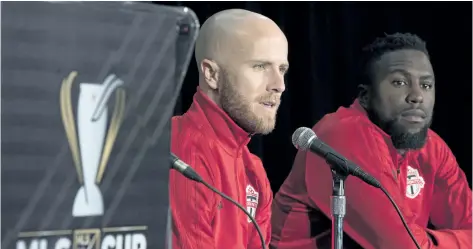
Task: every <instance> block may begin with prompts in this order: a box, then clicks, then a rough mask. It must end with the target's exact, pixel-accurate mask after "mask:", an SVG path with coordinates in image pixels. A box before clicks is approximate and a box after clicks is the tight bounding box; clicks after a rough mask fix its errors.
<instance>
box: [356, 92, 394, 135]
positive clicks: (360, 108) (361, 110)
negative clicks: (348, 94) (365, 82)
mask: <svg viewBox="0 0 473 249" xmlns="http://www.w3.org/2000/svg"><path fill="white" fill-rule="evenodd" d="M350 109H351V110H353V111H355V112H357V114H359V115H361V116H363V117H364V118H366V119H368V120H369V122H370V123H371V124H372V125H373V127H374V128H375V129H376V130H377V131H378V132H380V133H381V135H383V137H384V138H386V139H389V141H391V136H389V135H388V134H387V133H386V132H384V131H383V130H382V129H381V128H379V127H378V126H377V125H375V124H374V123H373V122H371V120H370V119H369V117H368V112H367V111H366V110H365V108H364V107H363V106H361V104H360V100H359V99H355V101H354V102H353V104H351V106H350Z"/></svg>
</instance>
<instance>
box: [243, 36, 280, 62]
mask: <svg viewBox="0 0 473 249" xmlns="http://www.w3.org/2000/svg"><path fill="white" fill-rule="evenodd" d="M244 47H245V49H244V50H245V51H242V52H243V53H242V54H241V55H242V56H244V57H245V58H244V60H252V61H262V62H267V63H272V64H288V61H287V60H288V58H287V56H288V45H287V41H286V40H285V37H278V36H267V37H260V38H257V39H254V40H252V41H251V42H248V43H247V44H246V46H244Z"/></svg>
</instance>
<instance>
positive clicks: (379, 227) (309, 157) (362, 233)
mask: <svg viewBox="0 0 473 249" xmlns="http://www.w3.org/2000/svg"><path fill="white" fill-rule="evenodd" d="M350 122H352V121H350ZM360 122H361V121H360ZM337 126H338V127H333V126H332V127H329V128H328V129H327V130H325V131H318V132H317V131H316V133H317V135H318V136H319V137H320V139H322V140H323V141H324V142H325V143H327V144H328V145H329V146H331V147H332V148H334V149H335V150H336V151H338V152H339V153H340V154H342V155H344V156H345V157H347V158H348V159H349V160H351V161H353V162H354V163H356V164H358V165H359V166H360V167H361V168H362V169H364V170H365V171H366V172H367V173H368V174H370V175H372V176H373V177H375V178H376V179H378V181H380V182H381V184H382V185H383V186H384V188H385V189H386V190H387V191H388V193H389V194H390V195H391V197H392V198H393V199H394V201H395V202H396V204H397V205H398V206H399V209H400V210H401V212H402V214H403V216H404V217H405V218H406V222H407V223H408V226H409V227H410V229H411V231H412V232H413V234H414V236H415V238H416V240H417V241H418V243H419V244H420V245H421V247H422V248H423V249H428V248H436V247H434V245H433V244H432V241H430V239H429V237H428V235H427V232H426V230H425V229H423V228H421V227H419V226H418V225H416V224H414V223H413V222H412V221H410V218H409V217H410V216H411V215H410V210H409V208H408V207H405V206H404V205H403V202H402V200H403V198H402V191H399V187H398V184H397V183H396V181H395V180H394V179H393V178H392V177H391V175H390V174H391V173H390V172H391V169H394V165H393V162H392V160H391V158H390V156H389V155H390V154H389V150H388V147H387V145H386V142H385V141H384V138H383V137H381V136H380V135H377V134H376V133H377V132H375V131H374V130H372V129H373V128H372V127H369V126H368V125H365V124H363V123H357V122H353V124H350V125H347V124H343V123H340V124H338V125H337ZM305 164H306V186H307V191H308V194H309V198H310V200H311V201H312V202H313V203H314V204H315V206H317V207H318V208H319V209H320V210H321V211H322V212H323V213H324V214H325V215H326V216H327V217H331V211H330V196H331V194H332V175H331V172H330V169H329V166H328V165H327V163H326V162H325V161H324V160H323V159H321V158H320V157H317V156H315V155H314V154H313V153H310V152H309V153H307V154H306V163H305ZM345 195H346V198H347V199H346V216H345V219H344V221H345V222H344V231H345V232H346V233H347V234H348V235H349V236H350V237H351V238H352V239H354V240H355V241H356V242H357V243H358V244H359V245H361V246H362V247H363V248H366V249H399V248H402V249H411V248H412V249H415V248H416V246H415V244H414V242H413V241H412V239H411V238H410V237H409V234H408V233H407V231H406V229H405V228H404V226H403V224H402V222H401V219H400V218H399V216H398V214H397V212H396V210H395V209H394V207H393V205H392V204H391V203H390V201H389V199H388V198H387V197H386V196H385V194H384V193H383V192H381V190H379V189H377V188H375V187H372V186H370V185H368V184H366V183H365V182H363V181H361V180H359V179H358V178H356V177H354V176H349V177H348V179H347V180H346V182H345ZM450 248H452V247H450Z"/></svg>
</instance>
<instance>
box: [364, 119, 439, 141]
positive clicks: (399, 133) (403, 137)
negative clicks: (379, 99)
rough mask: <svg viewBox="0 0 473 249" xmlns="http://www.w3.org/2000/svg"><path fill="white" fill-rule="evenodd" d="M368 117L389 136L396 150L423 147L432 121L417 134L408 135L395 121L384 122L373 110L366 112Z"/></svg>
mask: <svg viewBox="0 0 473 249" xmlns="http://www.w3.org/2000/svg"><path fill="white" fill-rule="evenodd" d="M367 113H368V116H369V118H370V120H371V122H373V123H374V124H375V125H377V126H378V127H380V128H381V129H382V130H383V131H384V132H386V133H387V134H388V135H389V136H391V142H392V143H393V145H394V148H396V149H398V150H417V149H421V148H422V147H424V145H425V143H426V141H427V133H428V130H429V127H430V124H431V123H432V120H430V122H429V123H428V124H427V125H426V126H424V127H423V128H422V129H421V130H420V131H419V132H416V133H409V132H406V131H405V130H403V128H402V127H400V126H399V125H397V124H396V120H389V121H384V120H382V119H381V118H379V115H378V114H377V113H376V112H375V111H373V110H367Z"/></svg>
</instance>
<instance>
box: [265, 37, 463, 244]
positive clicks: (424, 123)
mask: <svg viewBox="0 0 473 249" xmlns="http://www.w3.org/2000/svg"><path fill="white" fill-rule="evenodd" d="M364 52H365V54H366V55H367V59H366V60H365V63H363V64H364V65H365V66H364V68H365V70H364V72H365V74H364V75H365V76H366V77H365V80H364V81H363V82H362V85H361V86H360V89H361V91H360V94H359V96H358V98H357V99H356V100H355V102H354V103H353V104H352V105H351V106H350V107H349V108H344V107H341V108H339V109H338V110H337V111H336V112H335V113H332V114H328V115H326V116H325V117H323V118H322V120H320V121H319V122H318V123H317V124H316V125H315V126H314V128H313V130H314V132H315V133H316V134H317V136H318V137H319V138H320V139H321V140H322V141H324V142H325V143H326V144H328V145H329V146H331V147H332V148H333V149H334V150H335V151H337V152H339V153H340V154H342V155H344V156H345V157H346V158H347V159H349V160H351V161H353V162H354V163H356V164H357V165H359V166H360V167H361V168H362V169H363V170H364V171H365V172H367V173H368V174H370V175H371V176H373V177H375V178H376V179H377V180H378V181H379V182H380V183H381V185H382V186H383V187H384V188H385V189H386V190H387V191H388V193H389V194H390V195H391V196H392V198H393V199H394V201H395V202H396V204H397V205H398V206H399V208H400V210H401V212H402V214H403V216H404V218H405V220H406V222H407V224H408V226H409V228H410V230H411V231H412V233H413V235H414V237H415V239H416V240H417V241H418V243H419V244H420V246H421V248H424V249H427V248H442V249H447V248H448V249H453V248H457V249H458V248H460V249H467V248H469V249H471V248H472V231H471V228H472V215H471V213H472V198H471V195H472V192H471V189H470V188H469V186H468V183H467V180H466V178H465V174H464V172H463V171H462V170H461V169H460V168H459V166H458V164H457V162H456V160H455V157H454V155H453V153H452V152H451V151H450V149H449V148H448V146H447V145H446V144H445V142H444V141H443V140H442V139H441V138H440V137H439V136H438V135H437V134H436V133H435V132H433V131H432V130H430V129H429V126H430V123H431V121H432V115H433V108H434V102H435V76H434V72H433V69H432V65H431V63H430V60H429V54H428V52H427V49H426V45H425V43H424V42H423V41H422V40H421V39H420V38H419V37H417V36H415V35H412V34H399V33H397V34H392V35H386V36H385V37H382V38H378V39H376V40H375V41H374V42H373V43H372V44H371V45H369V46H367V47H366V48H365V49H364ZM332 181H333V180H332V174H331V171H330V166H329V165H328V164H327V163H326V162H325V160H324V159H323V158H321V157H319V156H317V155H315V154H313V153H311V152H304V151H299V152H298V154H297V156H296V159H295V162H294V166H293V169H292V171H291V173H290V175H289V177H288V178H287V179H286V181H285V182H284V184H283V186H282V187H281V188H280V190H279V191H278V193H277V194H276V196H275V199H274V202H273V209H272V210H273V217H272V225H273V227H272V229H273V234H272V241H271V248H272V249H321V248H333V247H331V233H332V229H331V219H330V218H331V207H330V197H331V195H332ZM345 195H346V216H345V219H344V232H345V236H344V238H345V240H344V247H345V248H360V247H361V248H366V249H409V248H416V246H415V244H414V242H413V241H412V239H411V238H410V237H409V234H408V232H407V231H406V229H405V228H404V226H403V224H402V222H401V219H400V218H399V216H398V214H397V213H396V211H395V209H394V207H393V206H392V204H391V203H390V201H389V200H388V198H387V197H386V196H385V195H384V194H383V192H382V191H381V190H379V189H377V188H375V187H372V186H370V185H368V184H366V183H365V182H363V181H361V180H360V179H358V178H356V177H353V176H350V177H348V178H347V180H346V182H345ZM429 223H430V226H428V224H429ZM428 227H429V228H428Z"/></svg>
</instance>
